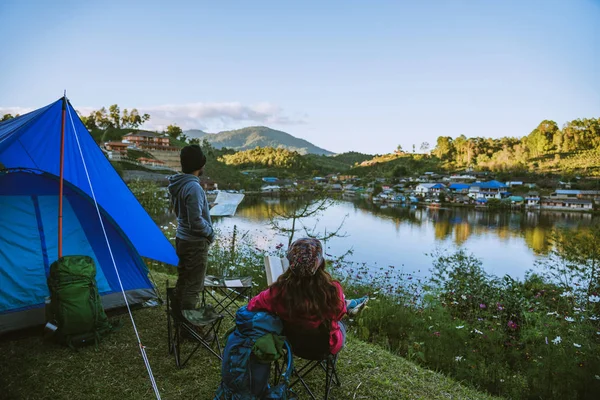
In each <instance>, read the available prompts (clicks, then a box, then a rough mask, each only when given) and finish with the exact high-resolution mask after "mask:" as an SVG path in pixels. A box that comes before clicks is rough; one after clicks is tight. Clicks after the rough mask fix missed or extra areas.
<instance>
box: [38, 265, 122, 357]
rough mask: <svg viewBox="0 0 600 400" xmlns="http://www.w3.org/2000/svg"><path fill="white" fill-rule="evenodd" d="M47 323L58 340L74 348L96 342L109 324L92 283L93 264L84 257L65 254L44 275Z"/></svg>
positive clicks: (94, 273) (106, 330) (94, 280)
mask: <svg viewBox="0 0 600 400" xmlns="http://www.w3.org/2000/svg"><path fill="white" fill-rule="evenodd" d="M48 288H49V289H50V304H49V307H48V308H47V316H46V318H47V319H48V321H49V322H52V323H54V324H55V325H56V326H57V329H56V332H55V338H56V339H57V341H58V342H60V343H63V344H66V345H68V346H69V347H77V346H82V345H85V344H90V343H94V344H98V341H99V340H100V337H101V336H102V335H103V334H105V333H108V332H109V331H110V330H111V329H112V327H111V324H110V323H109V322H108V318H107V317H106V313H105V312H104V308H103V307H102V300H101V299H100V295H99V294H98V288H97V286H96V265H95V264H94V260H93V259H92V258H91V257H88V256H65V257H61V258H59V259H58V260H57V261H55V262H53V263H52V265H51V266H50V276H49V277H48Z"/></svg>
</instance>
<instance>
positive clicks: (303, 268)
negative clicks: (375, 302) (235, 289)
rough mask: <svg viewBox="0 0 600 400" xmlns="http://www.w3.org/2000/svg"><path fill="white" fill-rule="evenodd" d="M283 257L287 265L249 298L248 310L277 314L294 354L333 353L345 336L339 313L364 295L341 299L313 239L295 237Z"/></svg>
mask: <svg viewBox="0 0 600 400" xmlns="http://www.w3.org/2000/svg"><path fill="white" fill-rule="evenodd" d="M287 259H288V260H289V262H290V266H289V268H288V269H287V270H286V271H285V273H283V274H282V275H281V276H280V277H279V279H277V281H276V282H274V283H273V284H272V285H271V286H270V287H269V288H268V289H266V290H264V291H262V292H261V293H259V294H258V295H257V296H255V297H254V298H252V299H251V300H250V303H249V304H248V310H250V311H259V310H262V311H267V312H270V313H273V314H276V315H278V316H279V318H281V319H282V320H283V322H284V327H285V332H284V333H285V334H286V336H288V339H290V342H291V344H292V347H293V348H294V353H296V354H297V355H300V356H303V355H302V354H299V353H298V352H297V350H298V349H299V348H307V349H314V350H315V351H317V353H316V354H318V349H322V350H326V351H327V352H329V353H330V354H337V353H338V352H339V351H340V349H341V348H342V346H343V345H344V342H345V339H346V326H345V325H344V323H343V322H342V321H341V319H342V317H343V316H344V315H345V314H346V313H347V312H352V311H357V310H358V309H360V308H362V306H364V304H365V303H366V301H367V300H368V297H363V298H361V299H357V300H350V301H346V300H345V299H344V292H343V290H342V286H341V285H340V283H339V282H338V281H335V280H333V278H332V277H331V275H329V273H328V272H327V271H325V259H324V258H323V247H322V245H321V242H319V241H318V240H316V239H308V238H305V239H299V240H296V241H295V242H294V243H292V245H291V246H290V248H289V249H288V251H287ZM315 338H318V339H317V343H315ZM305 354H306V353H305ZM321 355H322V354H321ZM315 356H316V355H315Z"/></svg>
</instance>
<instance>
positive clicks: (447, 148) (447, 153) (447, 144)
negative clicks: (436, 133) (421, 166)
mask: <svg viewBox="0 0 600 400" xmlns="http://www.w3.org/2000/svg"><path fill="white" fill-rule="evenodd" d="M433 153H434V154H435V155H436V156H437V157H438V158H439V159H441V160H452V157H453V156H454V143H453V140H452V138H451V137H450V136H440V137H438V138H437V145H436V147H435V150H434V151H433Z"/></svg>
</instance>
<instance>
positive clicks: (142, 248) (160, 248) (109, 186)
mask: <svg viewBox="0 0 600 400" xmlns="http://www.w3.org/2000/svg"><path fill="white" fill-rule="evenodd" d="M61 118H62V99H59V100H58V101H56V102H54V103H52V104H50V105H49V106H46V107H43V108H41V109H39V110H36V111H33V112H31V113H29V114H26V115H23V116H20V117H17V118H14V119H11V120H8V121H6V122H3V123H0V163H2V164H3V165H4V167H5V168H33V169H39V170H41V171H45V172H48V173H50V174H52V175H55V176H59V175H60V172H59V168H60V164H59V154H60V129H61ZM71 118H72V120H73V124H72V123H71ZM73 126H74V127H75V130H74V129H73ZM75 131H76V133H77V137H78V139H79V143H80V145H81V150H82V153H83V158H84V159H85V163H86V166H87V169H88V172H89V175H90V180H91V181H92V184H93V187H94V193H95V195H96V200H97V201H98V204H99V205H100V206H101V207H102V208H104V210H106V212H107V213H108V214H109V215H110V216H111V217H112V218H113V219H114V220H115V222H116V223H117V225H119V227H121V229H122V230H123V232H124V233H125V235H126V236H127V237H128V238H129V239H130V240H131V243H133V246H134V247H135V248H136V249H137V251H138V252H139V253H140V255H142V256H144V257H148V258H151V259H154V260H157V261H162V262H165V263H167V264H171V265H177V261H178V259H177V255H176V254H175V249H174V248H173V246H172V245H171V243H170V242H169V241H168V240H167V238H166V237H165V236H164V234H163V233H162V232H161V230H160V229H159V227H158V226H156V224H155V223H154V221H153V220H152V218H151V217H150V216H149V215H148V213H146V211H145V210H144V209H143V207H142V206H141V205H140V204H139V202H138V201H137V199H136V198H135V196H134V195H133V193H131V191H130V190H129V188H128V187H127V185H126V184H125V182H123V180H122V179H121V177H120V176H119V174H118V173H117V172H116V171H115V170H114V168H113V167H112V166H111V164H110V162H109V161H108V160H107V158H106V156H105V155H104V154H103V153H102V150H100V148H99V147H98V145H97V144H96V142H95V141H94V139H93V138H92V136H91V135H90V134H89V132H88V131H87V129H86V127H85V126H84V125H83V123H82V122H81V120H80V119H79V117H78V116H77V113H76V112H75V110H74V109H73V107H72V106H71V104H67V117H66V123H65V155H64V157H65V158H64V160H65V161H64V179H65V181H67V182H70V183H71V184H73V185H74V186H75V187H77V188H79V189H80V190H82V191H83V192H84V193H85V194H87V195H88V196H90V197H91V195H92V193H91V190H90V186H89V183H88V180H87V177H86V174H85V170H84V168H83V162H82V160H81V155H80V153H79V149H78V145H77V140H76V136H75Z"/></svg>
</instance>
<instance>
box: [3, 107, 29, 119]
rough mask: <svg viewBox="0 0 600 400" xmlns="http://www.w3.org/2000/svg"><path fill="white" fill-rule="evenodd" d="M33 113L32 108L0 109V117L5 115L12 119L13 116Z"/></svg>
mask: <svg viewBox="0 0 600 400" xmlns="http://www.w3.org/2000/svg"><path fill="white" fill-rule="evenodd" d="M31 111H33V108H28V107H0V117H1V116H3V115H5V114H12V116H13V117H14V116H15V115H17V114H19V115H23V114H27V113H28V112H31Z"/></svg>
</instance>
